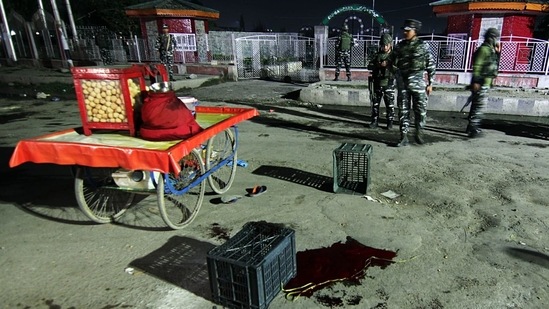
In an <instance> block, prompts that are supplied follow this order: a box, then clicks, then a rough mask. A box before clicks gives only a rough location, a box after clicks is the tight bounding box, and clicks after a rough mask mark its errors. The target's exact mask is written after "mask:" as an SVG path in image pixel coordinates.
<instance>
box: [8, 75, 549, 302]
mask: <svg viewBox="0 0 549 309" xmlns="http://www.w3.org/2000/svg"><path fill="white" fill-rule="evenodd" d="M302 87H304V86H303V85H296V84H286V83H273V82H265V81H257V80H251V81H242V82H238V83H224V84H219V85H215V86H211V87H204V88H196V89H186V90H182V91H180V92H179V93H178V94H180V95H191V96H194V97H196V98H198V99H199V100H200V101H201V104H204V105H208V106H225V105H230V106H252V107H256V108H258V109H259V110H260V111H261V115H260V116H258V117H256V118H254V119H251V120H250V121H246V122H243V123H242V124H240V125H239V129H240V132H241V134H240V146H239V158H240V159H242V160H245V161H246V162H247V163H248V167H246V168H243V167H239V168H238V171H237V176H236V180H235V183H234V184H233V186H232V188H231V190H230V191H229V192H228V194H245V189H246V188H249V187H251V186H253V185H257V184H261V185H266V186H267V187H268V191H267V193H265V194H264V195H261V196H258V197H255V198H251V197H245V198H242V199H241V200H239V201H238V202H237V203H235V204H230V205H225V204H220V203H219V200H220V197H221V196H219V195H216V194H213V193H211V192H210V193H208V195H207V196H206V199H205V201H204V204H203V207H202V209H201V210H200V213H199V214H198V216H197V218H196V220H195V221H194V222H193V224H192V226H190V227H188V228H186V229H184V230H179V231H171V230H167V229H166V228H165V226H164V224H163V222H162V221H161V219H160V217H159V215H158V211H157V210H156V209H155V208H154V207H149V205H142V204H137V205H136V206H135V207H134V208H132V209H130V211H129V212H128V213H126V214H125V215H124V216H123V217H122V218H121V219H120V220H119V221H118V222H117V223H116V224H107V225H96V224H91V223H90V222H89V221H88V220H87V219H86V218H85V217H84V216H83V215H82V213H81V212H80V210H79V209H77V207H76V202H75V198H74V192H73V176H72V175H71V171H70V169H69V168H68V167H62V166H57V165H48V164H42V165H38V164H32V163H28V164H24V165H22V166H19V167H16V168H13V169H10V168H8V166H7V162H8V160H9V157H10V156H11V153H12V152H13V149H14V147H15V145H16V143H17V142H18V141H19V140H21V139H23V138H28V137H33V136H37V135H40V134H44V133H48V132H54V131H58V130H62V129H66V128H70V127H75V126H79V124H80V119H79V113H78V108H77V104H76V101H74V100H73V99H70V98H67V99H62V100H60V101H55V102H54V101H51V100H50V99H43V100H36V99H29V98H28V97H27V98H25V97H9V98H2V99H0V131H1V132H2V134H1V135H0V162H2V165H1V166H0V171H1V173H2V175H3V177H2V178H1V180H0V186H1V187H2V190H1V191H0V225H1V226H2V229H1V230H0V282H2V283H3V284H2V290H3V292H2V295H3V297H2V304H1V306H3V307H5V308H49V309H51V308H60V309H66V308H151V309H153V308H154V309H156V308H166V309H172V308H199V309H202V308H213V307H214V306H215V304H213V303H212V298H211V294H210V292H209V282H208V277H207V271H206V269H205V265H204V263H205V259H204V257H205V254H206V252H207V251H208V250H209V249H211V248H212V247H213V246H215V245H219V244H221V243H223V242H224V241H225V239H226V238H227V237H230V236H233V235H234V234H235V233H237V232H238V231H239V230H240V229H241V228H242V226H243V225H244V224H245V223H246V222H249V221H257V220H265V221H269V222H276V223H282V224H284V225H286V226H288V227H290V228H292V229H294V230H295V232H296V246H297V250H298V251H304V250H309V249H317V248H321V247H328V246H330V245H332V244H334V243H336V242H344V241H345V240H346V239H347V237H352V238H354V239H356V240H358V241H360V242H361V243H363V244H365V245H368V246H372V247H375V248H380V249H387V250H391V251H395V252H397V258H396V259H395V260H396V261H397V262H398V263H395V264H393V265H390V266H389V267H387V268H385V269H380V268H376V267H373V268H370V269H369V270H368V271H367V276H366V277H365V278H364V279H362V280H361V281H360V284H348V283H345V282H344V283H338V284H335V285H333V286H331V287H329V288H325V289H323V290H320V291H318V292H316V293H315V294H314V295H313V296H312V297H302V298H299V299H298V300H296V301H294V302H290V301H288V300H286V299H285V298H284V297H283V295H282V294H280V295H278V296H277V297H276V298H275V299H274V300H273V302H272V303H271V306H270V308H307V309H308V308H326V307H336V305H337V304H341V306H340V307H345V308H347V307H349V308H460V309H461V308H546V305H547V303H548V300H549V285H547V280H548V278H549V249H548V247H549V236H547V235H549V234H548V233H547V230H548V226H547V217H548V215H549V211H548V209H547V205H549V198H548V197H549V177H548V176H547V175H549V164H548V162H549V152H547V148H548V147H549V141H548V139H549V122H548V120H547V118H546V117H543V118H532V117H520V116H497V115H490V116H489V118H488V119H487V121H486V122H485V125H484V131H485V136H484V138H481V139H474V140H470V139H468V138H467V137H466V136H465V134H464V133H463V130H464V128H465V125H466V120H465V114H460V113H445V112H433V111H430V112H429V113H428V127H427V137H426V139H427V144H426V145H423V146H418V145H415V144H413V145H411V146H409V147H406V148H395V147H392V146H393V144H394V143H395V142H396V141H397V139H398V132H397V130H391V131H389V130H385V129H383V128H380V129H377V130H369V129H366V128H365V124H366V123H367V122H368V119H367V116H368V114H369V111H368V108H367V107H364V106H355V107H349V106H326V105H323V106H318V104H305V103H301V102H297V101H295V100H293V98H295V95H296V93H297V92H298V91H299V90H300V89H302ZM342 142H352V143H367V144H370V145H372V147H373V154H372V158H371V163H372V165H371V180H372V182H371V185H370V188H369V191H368V195H369V196H370V197H371V198H372V199H374V201H369V200H367V199H366V198H364V197H363V196H362V194H358V195H348V194H334V193H333V192H332V191H331V188H332V185H333V169H332V164H333V159H332V152H333V150H334V149H335V148H336V147H338V146H339V145H340V144H341V143H342ZM207 190H208V191H209V189H207ZM389 190H391V191H394V192H396V193H397V194H400V196H399V197H397V198H396V199H390V198H387V197H384V196H383V195H382V193H384V192H387V191H389ZM182 257H184V258H182ZM128 267H132V268H134V272H133V275H132V274H130V273H128V272H126V270H127V268H128Z"/></svg>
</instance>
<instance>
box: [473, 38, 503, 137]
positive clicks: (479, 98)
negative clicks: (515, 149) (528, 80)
mask: <svg viewBox="0 0 549 309" xmlns="http://www.w3.org/2000/svg"><path fill="white" fill-rule="evenodd" d="M498 38H499V31H498V29H496V28H490V29H488V30H486V33H485V34H484V43H482V45H481V46H480V47H479V48H478V49H477V50H476V51H475V54H474V55H473V77H472V79H471V87H470V88H471V99H472V100H471V110H470V111H469V125H468V126H467V130H466V133H467V135H468V136H469V137H477V136H479V134H480V133H481V130H480V128H479V127H480V122H481V120H482V114H483V110H484V107H485V106H486V100H487V94H488V89H489V88H490V87H491V86H492V81H493V79H494V78H495V77H496V76H497V74H498V65H499V46H498V43H497V40H498Z"/></svg>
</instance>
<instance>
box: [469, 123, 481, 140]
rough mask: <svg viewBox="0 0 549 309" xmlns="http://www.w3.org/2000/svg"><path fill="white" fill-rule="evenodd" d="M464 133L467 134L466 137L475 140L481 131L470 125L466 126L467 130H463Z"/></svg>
mask: <svg viewBox="0 0 549 309" xmlns="http://www.w3.org/2000/svg"><path fill="white" fill-rule="evenodd" d="M465 133H467V136H469V137H470V138H475V137H479V136H480V134H481V133H482V130H481V129H479V128H478V127H477V126H475V125H471V124H470V125H468V126H467V130H465Z"/></svg>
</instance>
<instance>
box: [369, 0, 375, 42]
mask: <svg viewBox="0 0 549 309" xmlns="http://www.w3.org/2000/svg"><path fill="white" fill-rule="evenodd" d="M375 6H376V0H372V11H373V10H374V7H375ZM371 29H372V31H370V35H374V17H373V16H372V28H371Z"/></svg>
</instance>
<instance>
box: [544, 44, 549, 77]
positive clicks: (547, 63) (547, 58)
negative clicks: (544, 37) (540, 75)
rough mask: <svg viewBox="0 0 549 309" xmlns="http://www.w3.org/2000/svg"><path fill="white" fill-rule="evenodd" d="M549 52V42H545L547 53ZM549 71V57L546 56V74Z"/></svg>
mask: <svg viewBox="0 0 549 309" xmlns="http://www.w3.org/2000/svg"><path fill="white" fill-rule="evenodd" d="M547 53H549V42H545V54H546V55H547ZM548 72H549V57H545V75H547V73H548Z"/></svg>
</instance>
